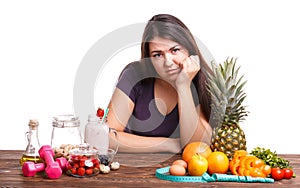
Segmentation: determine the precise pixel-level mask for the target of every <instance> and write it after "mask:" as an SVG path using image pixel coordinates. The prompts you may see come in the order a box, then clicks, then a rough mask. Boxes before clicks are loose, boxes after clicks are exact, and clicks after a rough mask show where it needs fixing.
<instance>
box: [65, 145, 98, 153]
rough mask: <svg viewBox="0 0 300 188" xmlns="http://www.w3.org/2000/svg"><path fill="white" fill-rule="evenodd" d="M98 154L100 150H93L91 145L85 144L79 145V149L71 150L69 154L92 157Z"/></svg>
mask: <svg viewBox="0 0 300 188" xmlns="http://www.w3.org/2000/svg"><path fill="white" fill-rule="evenodd" d="M97 152H98V150H96V149H92V148H91V147H90V145H89V144H87V143H83V144H79V147H78V148H75V149H73V150H71V151H70V152H69V153H70V155H86V156H91V155H96V154H97Z"/></svg>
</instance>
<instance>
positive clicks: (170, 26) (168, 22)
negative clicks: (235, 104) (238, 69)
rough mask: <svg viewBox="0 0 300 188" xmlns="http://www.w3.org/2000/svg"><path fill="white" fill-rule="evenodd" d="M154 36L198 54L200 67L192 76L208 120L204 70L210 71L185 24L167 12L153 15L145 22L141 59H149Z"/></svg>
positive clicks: (209, 107) (208, 100)
mask: <svg viewBox="0 0 300 188" xmlns="http://www.w3.org/2000/svg"><path fill="white" fill-rule="evenodd" d="M154 37H161V38H165V39H169V40H172V41H174V42H177V43H178V44H180V45H182V46H183V47H185V48H186V49H187V50H188V52H189V55H198V56H199V59H200V66H201V69H200V71H199V72H198V73H197V75H196V76H195V77H194V78H193V81H192V82H193V84H194V85H195V87H196V90H197V93H198V98H199V103H200V105H201V108H202V110H203V113H204V115H205V118H206V120H207V121H209V117H210V112H211V106H210V105H211V98H210V96H209V93H208V89H207V78H206V75H205V74H206V73H205V71H209V72H211V69H210V67H209V66H208V65H207V63H206V61H205V60H204V58H203V56H202V54H201V52H200V50H199V48H198V45H197V43H196V41H195V39H194V37H193V35H192V33H191V32H190V30H189V29H188V28H187V26H186V25H185V24H184V23H183V22H182V21H181V20H179V19H178V18H176V17H174V16H172V15H169V14H158V15H155V16H153V17H152V18H151V19H150V20H149V21H148V23H147V25H146V27H145V30H144V33H143V38H142V43H141V59H142V61H143V60H144V61H150V60H149V59H150V50H149V43H150V41H151V40H152V39H153V38H154Z"/></svg>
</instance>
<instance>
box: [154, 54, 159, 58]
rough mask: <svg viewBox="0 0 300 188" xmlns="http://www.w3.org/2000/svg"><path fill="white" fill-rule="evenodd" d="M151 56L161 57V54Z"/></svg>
mask: <svg viewBox="0 0 300 188" xmlns="http://www.w3.org/2000/svg"><path fill="white" fill-rule="evenodd" d="M153 57H155V58H159V57H161V54H154V55H153Z"/></svg>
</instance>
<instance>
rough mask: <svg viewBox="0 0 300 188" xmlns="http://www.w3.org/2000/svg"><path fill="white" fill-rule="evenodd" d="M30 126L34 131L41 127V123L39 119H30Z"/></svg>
mask: <svg viewBox="0 0 300 188" xmlns="http://www.w3.org/2000/svg"><path fill="white" fill-rule="evenodd" d="M28 126H30V127H31V128H32V129H36V128H37V126H39V121H38V120H37V119H30V120H29V124H28Z"/></svg>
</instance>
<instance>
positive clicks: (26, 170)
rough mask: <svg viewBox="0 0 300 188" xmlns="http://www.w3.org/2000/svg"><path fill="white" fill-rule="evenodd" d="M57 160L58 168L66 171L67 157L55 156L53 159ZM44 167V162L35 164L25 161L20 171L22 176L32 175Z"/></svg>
mask: <svg viewBox="0 0 300 188" xmlns="http://www.w3.org/2000/svg"><path fill="white" fill-rule="evenodd" d="M55 161H56V162H58V164H59V166H60V168H61V169H62V171H63V172H65V171H66V164H67V159H66V158H64V157H60V158H56V160H55ZM44 169H45V164H44V163H38V164H35V163H33V162H25V163H24V164H23V166H22V171H23V174H24V176H27V177H33V176H35V174H36V173H37V172H40V171H43V170H44Z"/></svg>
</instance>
